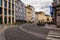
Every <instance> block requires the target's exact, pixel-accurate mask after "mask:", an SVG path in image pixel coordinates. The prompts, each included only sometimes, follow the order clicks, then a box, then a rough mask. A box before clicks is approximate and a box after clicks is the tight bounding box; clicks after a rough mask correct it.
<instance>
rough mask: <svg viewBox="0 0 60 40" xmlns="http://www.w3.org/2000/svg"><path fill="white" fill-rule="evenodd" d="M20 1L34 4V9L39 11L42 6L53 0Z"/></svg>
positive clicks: (49, 3)
mask: <svg viewBox="0 0 60 40" xmlns="http://www.w3.org/2000/svg"><path fill="white" fill-rule="evenodd" d="M21 1H22V2H24V3H25V5H27V4H29V5H32V6H34V8H35V11H40V10H41V9H40V8H41V7H42V6H45V3H46V5H51V3H52V2H53V0H21Z"/></svg>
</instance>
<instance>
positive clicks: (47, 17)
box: [45, 15, 52, 23]
mask: <svg viewBox="0 0 60 40" xmlns="http://www.w3.org/2000/svg"><path fill="white" fill-rule="evenodd" d="M45 16H46V19H47V23H49V22H52V17H51V16H49V15H45Z"/></svg>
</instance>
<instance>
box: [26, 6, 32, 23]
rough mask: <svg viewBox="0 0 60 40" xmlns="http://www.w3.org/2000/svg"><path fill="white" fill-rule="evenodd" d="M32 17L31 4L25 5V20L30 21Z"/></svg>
mask: <svg viewBox="0 0 60 40" xmlns="http://www.w3.org/2000/svg"><path fill="white" fill-rule="evenodd" d="M31 19H32V9H31V6H26V21H27V22H31Z"/></svg>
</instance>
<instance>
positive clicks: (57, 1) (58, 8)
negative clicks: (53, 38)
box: [53, 0, 60, 27]
mask: <svg viewBox="0 0 60 40" xmlns="http://www.w3.org/2000/svg"><path fill="white" fill-rule="evenodd" d="M53 1H54V2H53V7H54V8H55V14H54V17H55V18H54V19H55V24H56V25H57V27H59V26H60V0H53Z"/></svg>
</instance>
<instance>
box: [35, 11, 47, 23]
mask: <svg viewBox="0 0 60 40" xmlns="http://www.w3.org/2000/svg"><path fill="white" fill-rule="evenodd" d="M35 17H36V23H37V22H46V21H47V19H46V16H45V13H44V12H36V13H35Z"/></svg>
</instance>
